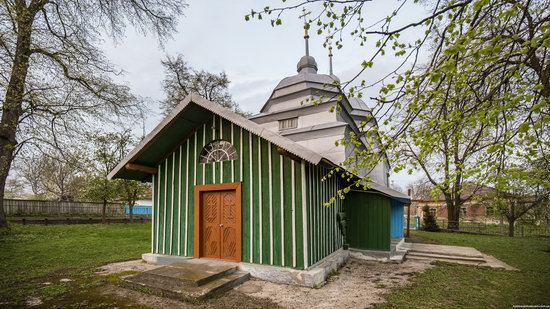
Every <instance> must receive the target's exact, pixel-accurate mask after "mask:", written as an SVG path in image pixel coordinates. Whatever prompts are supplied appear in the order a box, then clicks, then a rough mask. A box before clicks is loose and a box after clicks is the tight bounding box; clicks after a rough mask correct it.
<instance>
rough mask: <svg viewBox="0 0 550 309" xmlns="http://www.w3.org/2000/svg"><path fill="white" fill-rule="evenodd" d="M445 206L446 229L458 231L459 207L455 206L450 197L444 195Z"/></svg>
mask: <svg viewBox="0 0 550 309" xmlns="http://www.w3.org/2000/svg"><path fill="white" fill-rule="evenodd" d="M445 204H446V205H447V220H448V221H449V222H448V223H447V229H449V230H455V231H458V229H459V228H460V226H459V220H460V205H457V204H455V201H454V200H453V198H452V197H451V196H450V195H447V194H445Z"/></svg>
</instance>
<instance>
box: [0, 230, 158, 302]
mask: <svg viewBox="0 0 550 309" xmlns="http://www.w3.org/2000/svg"><path fill="white" fill-rule="evenodd" d="M150 229H151V225H150V224H111V225H100V224H89V225H88V224H83V225H50V226H42V225H25V226H22V225H15V224H13V225H11V228H10V230H3V231H0V274H2V275H1V276H0V303H1V302H9V303H12V304H21V303H22V302H23V301H24V300H25V299H26V298H28V297H29V296H37V297H40V298H43V299H45V300H48V299H53V298H56V297H59V296H60V295H63V294H66V293H67V292H69V291H73V290H75V289H83V288H84V290H85V289H86V288H88V287H90V288H91V287H95V286H98V285H101V284H102V282H103V281H104V280H107V279H101V280H99V281H98V280H96V278H95V277H96V276H94V275H93V273H94V271H95V269H96V268H97V267H98V266H100V265H103V264H107V263H111V262H116V261H124V260H129V259H136V258H139V257H140V256H141V254H142V253H144V252H148V251H149V249H150V236H151V233H150ZM61 278H70V279H72V280H74V282H68V283H61V282H59V279H61ZM44 282H51V284H50V285H44Z"/></svg>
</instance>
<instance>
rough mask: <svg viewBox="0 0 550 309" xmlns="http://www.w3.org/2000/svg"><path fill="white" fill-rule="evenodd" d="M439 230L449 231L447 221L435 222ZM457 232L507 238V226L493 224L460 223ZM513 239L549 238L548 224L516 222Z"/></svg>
mask: <svg viewBox="0 0 550 309" xmlns="http://www.w3.org/2000/svg"><path fill="white" fill-rule="evenodd" d="M437 224H438V225H439V228H441V229H443V230H447V229H449V221H448V220H437ZM459 231H460V232H465V233H475V234H484V235H502V236H508V224H507V223H506V222H503V223H495V222H474V221H460V222H459ZM514 236H515V237H550V224H542V223H538V224H535V223H529V222H517V223H516V224H515V226H514Z"/></svg>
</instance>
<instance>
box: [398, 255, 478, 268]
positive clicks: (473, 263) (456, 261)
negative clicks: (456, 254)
mask: <svg viewBox="0 0 550 309" xmlns="http://www.w3.org/2000/svg"><path fill="white" fill-rule="evenodd" d="M407 259H408V260H423V261H442V262H448V263H455V264H463V265H474V266H478V265H483V264H484V263H480V262H473V261H462V260H456V259H445V258H437V259H434V258H428V257H423V256H411V257H409V256H407Z"/></svg>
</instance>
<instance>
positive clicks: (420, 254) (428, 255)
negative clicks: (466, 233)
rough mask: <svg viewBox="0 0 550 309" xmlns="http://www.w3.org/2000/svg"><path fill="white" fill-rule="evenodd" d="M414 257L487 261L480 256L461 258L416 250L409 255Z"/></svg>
mask: <svg viewBox="0 0 550 309" xmlns="http://www.w3.org/2000/svg"><path fill="white" fill-rule="evenodd" d="M414 257H422V258H427V259H446V260H456V261H466V262H475V263H485V259H484V258H483V256H480V257H478V256H461V255H454V254H443V253H426V252H418V251H415V250H412V251H409V252H408V253H407V258H414Z"/></svg>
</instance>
